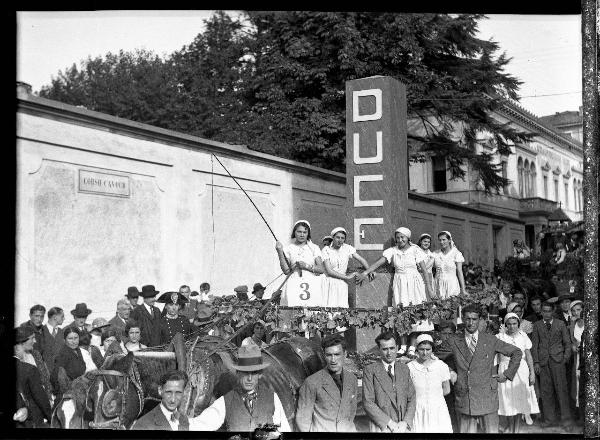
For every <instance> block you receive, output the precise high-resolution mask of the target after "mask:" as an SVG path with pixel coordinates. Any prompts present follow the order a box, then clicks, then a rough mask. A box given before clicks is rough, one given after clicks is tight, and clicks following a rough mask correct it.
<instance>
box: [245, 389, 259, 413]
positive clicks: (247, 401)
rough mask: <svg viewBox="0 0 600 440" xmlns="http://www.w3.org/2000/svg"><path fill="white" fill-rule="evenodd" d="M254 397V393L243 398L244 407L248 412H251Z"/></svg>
mask: <svg viewBox="0 0 600 440" xmlns="http://www.w3.org/2000/svg"><path fill="white" fill-rule="evenodd" d="M255 397H256V392H252V393H247V394H246V395H245V396H244V405H246V408H248V411H249V412H252V408H253V406H254V398H255Z"/></svg>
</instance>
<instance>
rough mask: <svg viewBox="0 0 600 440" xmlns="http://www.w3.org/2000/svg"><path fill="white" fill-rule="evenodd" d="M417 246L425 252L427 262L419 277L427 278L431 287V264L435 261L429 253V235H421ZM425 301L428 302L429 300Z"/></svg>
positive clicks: (431, 253)
mask: <svg viewBox="0 0 600 440" xmlns="http://www.w3.org/2000/svg"><path fill="white" fill-rule="evenodd" d="M417 246H419V247H420V248H421V250H422V251H423V252H425V255H427V261H425V269H426V270H425V272H423V273H422V274H421V275H423V278H426V277H427V278H429V284H431V285H432V286H433V264H434V262H435V259H434V258H433V252H431V235H429V234H421V236H420V237H419V241H418V242H417ZM427 299H429V300H430V299H431V298H427Z"/></svg>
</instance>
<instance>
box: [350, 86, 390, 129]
mask: <svg viewBox="0 0 600 440" xmlns="http://www.w3.org/2000/svg"><path fill="white" fill-rule="evenodd" d="M361 96H374V97H375V113H372V114H370V115H361V114H359V111H358V101H359V99H358V98H360V97H361ZM381 101H382V99H381V89H369V90H357V91H356V92H352V122H363V121H377V120H378V119H381V115H382V114H383V110H382V102H381Z"/></svg>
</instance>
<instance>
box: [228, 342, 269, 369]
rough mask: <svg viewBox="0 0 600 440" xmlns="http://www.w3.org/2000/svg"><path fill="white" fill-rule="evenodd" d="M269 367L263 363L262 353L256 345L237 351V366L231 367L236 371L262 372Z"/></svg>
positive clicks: (266, 363)
mask: <svg viewBox="0 0 600 440" xmlns="http://www.w3.org/2000/svg"><path fill="white" fill-rule="evenodd" d="M269 365H271V364H270V363H268V362H264V361H263V358H262V353H261V352H260V348H259V347H258V346H257V345H254V344H250V345H246V346H243V347H240V348H239V349H238V358H237V364H234V365H233V368H235V369H236V370H238V371H259V370H264V369H265V368H267V367H268V366H269Z"/></svg>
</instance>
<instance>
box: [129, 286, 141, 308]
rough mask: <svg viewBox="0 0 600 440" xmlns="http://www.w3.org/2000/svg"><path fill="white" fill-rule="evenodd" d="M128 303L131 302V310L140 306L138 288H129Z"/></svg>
mask: <svg viewBox="0 0 600 440" xmlns="http://www.w3.org/2000/svg"><path fill="white" fill-rule="evenodd" d="M125 296H126V297H127V301H129V308H130V309H131V310H133V309H135V308H136V307H137V306H138V300H139V298H140V291H139V290H138V288H137V287H135V286H131V287H128V288H127V295H125Z"/></svg>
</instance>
